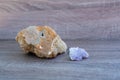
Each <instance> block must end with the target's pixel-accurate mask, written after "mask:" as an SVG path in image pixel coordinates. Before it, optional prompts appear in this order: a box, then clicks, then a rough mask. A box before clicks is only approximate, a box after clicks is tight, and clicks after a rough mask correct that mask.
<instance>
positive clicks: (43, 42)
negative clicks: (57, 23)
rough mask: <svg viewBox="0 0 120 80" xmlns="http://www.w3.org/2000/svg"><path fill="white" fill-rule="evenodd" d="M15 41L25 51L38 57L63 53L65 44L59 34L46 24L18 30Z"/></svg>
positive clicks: (51, 56)
mask: <svg viewBox="0 0 120 80" xmlns="http://www.w3.org/2000/svg"><path fill="white" fill-rule="evenodd" d="M16 41H17V42H18V43H19V44H20V46H21V47H22V48H23V50H24V51H25V53H29V52H32V53H35V54H36V55H37V56H38V57H43V58H53V57H56V56H57V55H58V54H60V53H63V52H65V51H66V49H67V45H66V44H65V42H64V41H62V40H61V38H60V37H59V35H57V34H56V32H55V31H54V30H53V29H52V28H50V27H48V26H30V27H28V28H26V29H23V30H22V31H20V32H19V33H18V34H17V36H16Z"/></svg>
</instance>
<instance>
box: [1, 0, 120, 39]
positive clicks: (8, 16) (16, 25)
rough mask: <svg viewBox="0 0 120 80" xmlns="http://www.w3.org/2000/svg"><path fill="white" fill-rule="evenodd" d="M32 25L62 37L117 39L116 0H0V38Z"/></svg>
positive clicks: (119, 4)
mask: <svg viewBox="0 0 120 80" xmlns="http://www.w3.org/2000/svg"><path fill="white" fill-rule="evenodd" d="M32 25H48V26H51V27H52V28H53V29H55V30H56V32H57V33H58V34H59V35H60V36H61V37H62V38H63V39H83V40H86V39H87V40H119V39H120V0H0V39H15V36H16V34H17V33H18V32H19V31H20V30H21V29H23V28H26V27H28V26H32Z"/></svg>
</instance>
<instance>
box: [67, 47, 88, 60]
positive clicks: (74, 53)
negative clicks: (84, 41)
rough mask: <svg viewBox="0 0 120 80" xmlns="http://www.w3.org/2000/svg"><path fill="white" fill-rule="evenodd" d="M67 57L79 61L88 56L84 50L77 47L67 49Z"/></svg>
mask: <svg viewBox="0 0 120 80" xmlns="http://www.w3.org/2000/svg"><path fill="white" fill-rule="evenodd" d="M69 57H70V59H71V60H74V61H79V60H82V59H85V58H88V57H89V54H88V53H87V51H86V50H85V49H82V48H79V47H71V48H70V49H69Z"/></svg>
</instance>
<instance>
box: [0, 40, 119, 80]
mask: <svg viewBox="0 0 120 80" xmlns="http://www.w3.org/2000/svg"><path fill="white" fill-rule="evenodd" d="M65 42H66V43H67V44H68V46H69V47H72V46H79V47H81V48H85V49H86V50H87V51H88V53H89V54H90V57H89V59H86V60H83V61H70V60H69V57H68V54H67V53H65V54H62V55H59V56H58V57H56V58H54V59H40V58H37V57H36V56H34V55H32V54H29V55H27V54H24V52H23V51H22V50H21V49H20V48H19V45H18V44H17V43H16V42H15V41H12V40H11V41H2V40H1V41H0V80H81V79H82V80H119V79H120V43H119V41H87V40H73V41H72V40H71V41H70V40H65Z"/></svg>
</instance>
